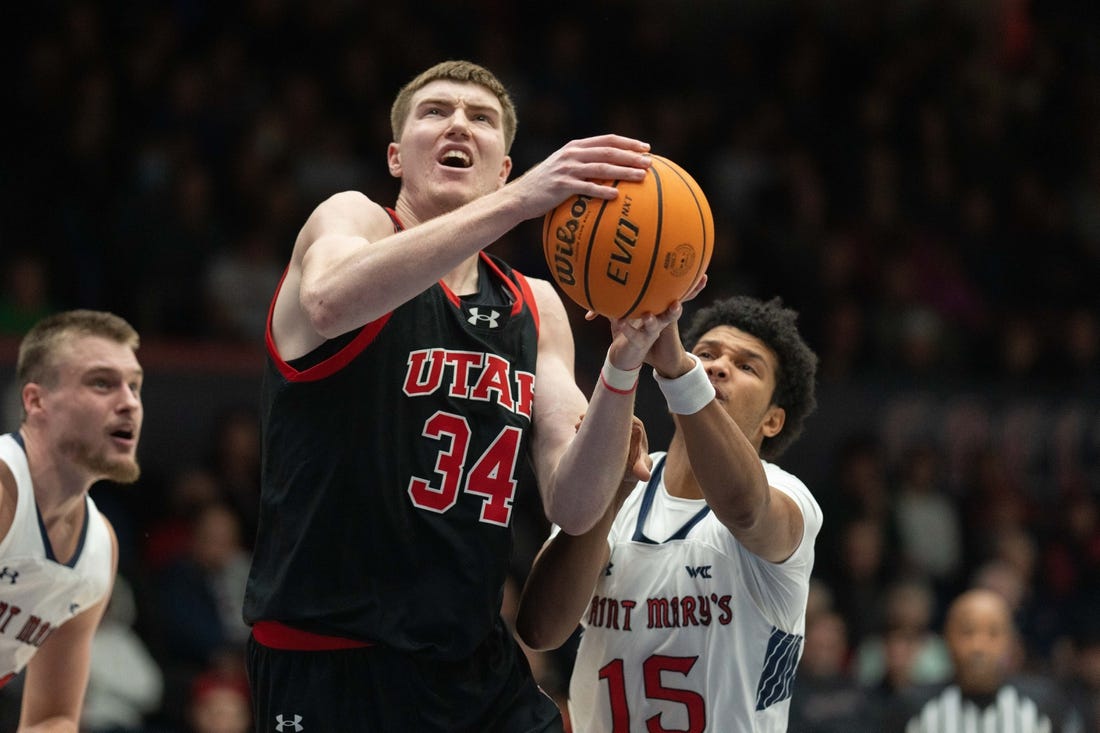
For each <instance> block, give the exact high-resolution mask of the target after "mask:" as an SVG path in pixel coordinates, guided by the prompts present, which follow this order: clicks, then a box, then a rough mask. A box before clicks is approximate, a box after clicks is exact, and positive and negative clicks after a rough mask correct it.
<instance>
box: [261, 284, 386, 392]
mask: <svg viewBox="0 0 1100 733" xmlns="http://www.w3.org/2000/svg"><path fill="white" fill-rule="evenodd" d="M289 269H290V267H289V265H288V266H287V269H286V270H283V276H282V277H280V278H279V285H278V287H276V288H275V295H274V296H272V298H271V305H270V306H268V309H267V326H266V327H265V328H264V343H265V344H266V346H267V353H268V355H270V356H271V360H272V361H273V362H275V367H276V368H277V369H278V370H279V373H280V374H282V375H283V378H284V379H286V380H287V381H288V382H314V381H317V380H319V379H324V378H325V377H330V376H332V375H333V374H335V373H336V372H338V371H340V370H341V369H343V368H344V367H346V366H347V365H348V364H349V363H351V360H352V359H354V358H355V357H357V356H359V354H361V353H362V352H363V349H365V348H367V346H369V345H370V343H371V342H372V341H374V337H375V336H377V335H378V332H379V331H381V330H382V327H383V326H385V325H386V322H387V321H389V320H390V316H391V315H393V314H392V312H391V313H386V314H385V315H383V316H381V317H379V318H377V319H375V320H373V321H371V322H370V323H368V324H367V325H365V326H363V327H362V328H361V329H360V330H359V333H358V334H357V335H356V336H355V338H354V339H352V340H351V342H350V343H349V344H348V345H347V346H345V347H344V348H342V349H340V350H339V351H337V352H336V353H335V354H333V355H332V356H330V357H328V358H327V359H325V360H324V361H322V362H320V363H318V364H314V365H313V366H311V367H310V368H309V369H304V370H302V371H298V370H297V369H295V368H294V367H292V366H291V365H290V364H288V363H287V362H286V361H285V360H284V359H283V357H282V356H280V355H279V350H278V349H277V348H276V347H275V337H274V336H273V335H272V333H271V319H272V316H273V315H274V313H275V301H276V300H277V299H278V297H279V291H281V290H282V289H283V281H284V280H285V279H286V274H287V272H288V271H289Z"/></svg>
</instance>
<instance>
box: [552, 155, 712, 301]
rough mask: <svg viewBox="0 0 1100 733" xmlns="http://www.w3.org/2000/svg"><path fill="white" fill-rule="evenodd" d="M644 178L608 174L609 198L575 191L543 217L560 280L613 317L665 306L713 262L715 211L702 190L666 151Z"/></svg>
mask: <svg viewBox="0 0 1100 733" xmlns="http://www.w3.org/2000/svg"><path fill="white" fill-rule="evenodd" d="M652 160H653V164H652V166H651V167H650V169H649V170H648V171H647V172H646V176H645V178H644V179H642V180H641V181H637V182H635V181H603V182H602V183H603V184H604V185H609V186H614V187H615V188H617V189H618V190H619V195H618V196H616V197H615V198H614V199H611V200H610V201H608V200H604V199H595V198H593V197H591V196H580V195H578V196H573V197H571V198H569V199H566V200H565V201H563V202H562V203H561V204H559V205H558V206H557V207H556V208H555V209H553V210H552V211H550V212H549V213H548V214H547V215H546V216H545V218H544V219H543V228H542V248H543V255H544V257H545V258H546V264H547V267H549V269H550V273H551V275H552V276H553V278H554V281H555V282H556V283H557V285H558V287H560V288H561V289H562V291H563V292H564V293H565V294H566V295H567V296H568V297H569V298H571V299H572V300H573V301H574V302H575V303H577V304H578V305H580V306H582V307H584V308H585V309H587V310H591V311H595V312H596V313H599V314H600V315H603V316H607V317H608V318H630V317H633V316H636V315H640V314H642V313H661V312H663V311H664V310H666V309H667V308H668V307H669V306H670V305H671V304H672V302H673V301H675V300H678V299H680V298H682V297H684V296H685V295H687V294H688V293H689V292H690V291H691V289H692V288H693V287H694V286H695V284H696V283H698V282H699V280H700V278H702V277H703V274H704V273H705V272H706V269H707V266H708V265H709V264H710V259H711V254H712V253H713V250H714V218H713V216H712V215H711V211H710V205H709V204H708V203H707V199H706V197H705V196H704V195H703V191H702V189H701V188H699V185H698V184H697V183H696V182H695V180H694V179H693V178H692V177H691V176H690V175H688V173H687V172H686V171H685V170H684V169H683V168H681V167H680V166H678V165H676V164H675V163H673V162H672V161H671V160H668V159H667V158H663V157H661V156H659V155H654V156H652Z"/></svg>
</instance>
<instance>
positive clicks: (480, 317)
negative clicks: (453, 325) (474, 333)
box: [466, 307, 500, 328]
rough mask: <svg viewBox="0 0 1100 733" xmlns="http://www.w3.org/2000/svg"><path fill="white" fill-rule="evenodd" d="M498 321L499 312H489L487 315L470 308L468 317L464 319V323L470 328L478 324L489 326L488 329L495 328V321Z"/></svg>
mask: <svg viewBox="0 0 1100 733" xmlns="http://www.w3.org/2000/svg"><path fill="white" fill-rule="evenodd" d="M498 320H500V311H495V310H490V311H489V312H488V313H482V312H481V309H480V308H476V307H475V308H471V309H470V317H469V318H467V319H466V322H467V323H469V324H470V325H471V326H477V325H478V324H482V325H484V324H486V323H487V324H489V328H496V327H497V326H498V325H500V324H498V323H497V321H498Z"/></svg>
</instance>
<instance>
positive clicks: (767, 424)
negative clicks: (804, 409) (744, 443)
mask: <svg viewBox="0 0 1100 733" xmlns="http://www.w3.org/2000/svg"><path fill="white" fill-rule="evenodd" d="M786 422H787V411H786V410H784V409H783V408H782V407H780V406H779V405H772V406H771V407H769V408H768V412H767V414H766V415H764V422H763V424H761V426H760V432H762V433H763V434H764V437H765V438H774V437H775V436H777V435H779V431H780V430H782V429H783V425H784V424H785V423H786Z"/></svg>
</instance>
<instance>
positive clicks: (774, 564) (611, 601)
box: [516, 297, 822, 733]
mask: <svg viewBox="0 0 1100 733" xmlns="http://www.w3.org/2000/svg"><path fill="white" fill-rule="evenodd" d="M796 318H797V314H796V313H795V312H794V311H792V310H790V309H787V308H784V307H783V306H782V303H781V302H780V301H779V299H778V298H776V299H773V300H771V301H769V302H762V301H759V300H756V299H753V298H747V297H734V298H730V299H728V300H722V301H718V302H716V303H714V304H713V305H711V306H709V307H707V308H704V309H703V310H701V311H700V312H699V313H697V314H696V316H695V318H694V319H693V321H692V323H691V327H690V328H689V329H687V331H686V332H685V338H684V343H686V344H689V345H690V346H691V347H692V351H691V353H688V352H686V351H685V350H684V348H683V345H682V344H681V340H680V335H679V332H678V329H677V325H676V323H673V324H672V325H670V326H669V327H667V328H666V329H665V331H664V332H663V333H662V334H661V336H660V337H659V338H658V340H657V342H656V343H655V345H654V346H653V348H652V350H651V351H650V353H649V355H648V356H647V357H646V363H648V364H650V365H652V366H653V369H654V377H655V378H656V379H657V382H658V384H659V385H660V387H661V390H662V392H663V393H664V395H665V397H666V400H667V402H668V408H669V410H670V411H671V412H672V415H673V419H674V421H675V424H676V429H675V432H674V435H673V438H672V442H671V445H670V446H669V449H668V452H667V453H664V452H655V453H651V454H650V456H651V458H652V460H653V466H652V476H651V478H650V479H649V480H648V481H642V482H635V481H633V480H628V481H625V482H624V485H623V487H622V490H621V491H620V493H619V496H618V497H617V498H616V502H615V504H614V505H613V506H612V507H611V509H609V510H608V512H607V514H605V516H604V517H603V520H602V521H601V522H600V523H599V524H598V525H597V526H596V528H594V529H593V530H592V531H590V532H588V533H586V534H583V535H579V536H571V535H569V534H566V533H564V532H560V531H556V530H555V532H554V534H553V535H552V536H551V538H550V540H549V541H548V542H547V544H546V545H545V546H544V548H543V549H542V551H541V552H540V554H539V556H538V558H537V559H536V561H535V564H534V566H533V568H532V570H531V574H530V576H529V578H528V581H527V584H526V587H525V589H524V592H523V595H522V599H521V602H520V608H519V611H518V617H517V622H516V626H517V631H518V633H519V635H520V637H521V638H522V639H523V641H524V642H525V643H527V644H528V645H529V646H531V647H533V648H535V649H553V648H557V647H559V646H560V645H561V644H563V643H564V642H565V641H566V640H567V639H568V638H569V637H570V636H571V635H572V633H573V632H574V630H575V629H576V626H577V623H578V621H579V622H580V623H581V626H582V628H583V633H582V636H581V640H580V645H579V648H578V652H577V658H576V662H575V666H574V670H573V674H572V678H571V680H570V686H569V712H570V716H571V720H572V724H573V729H574V730H575V731H577V732H578V733H627V732H628V731H629V732H631V733H633V732H635V731H658V730H660V731H665V730H667V731H673V730H675V731H690V732H691V733H700V732H701V731H716V732H721V733H728V732H730V731H738V732H739V733H745V732H753V733H765V732H766V733H779V732H780V731H785V730H786V729H787V715H788V709H789V707H790V693H791V682H792V679H793V677H794V673H795V669H796V667H797V666H798V661H799V659H800V657H801V653H802V639H803V635H804V633H805V612H806V599H807V595H808V592H809V581H810V571H811V569H812V567H813V559H814V541H815V539H816V537H817V534H818V531H819V529H820V528H821V520H822V518H821V510H820V507H819V506H818V504H817V502H816V501H815V500H814V498H813V496H812V495H811V494H810V492H809V490H808V489H807V488H806V486H805V485H804V484H803V483H802V482H801V481H800V480H799V479H798V478H796V477H795V476H793V475H791V474H790V473H787V472H786V471H784V470H783V469H781V468H780V467H779V466H777V465H774V464H772V463H770V462H768V461H769V460H771V459H774V457H775V456H778V455H779V454H780V453H782V452H783V450H784V449H785V448H786V447H787V446H788V445H789V444H790V442H791V441H793V440H794V439H795V437H796V436H797V435H798V434H799V432H800V431H801V429H802V424H803V421H804V420H805V418H806V416H807V415H808V414H810V412H812V410H813V409H814V407H815V404H816V401H815V397H814V374H815V371H816V365H817V357H816V356H815V355H814V353H813V352H812V351H811V350H810V349H809V347H808V346H807V345H806V344H805V342H804V341H803V340H802V338H801V336H800V335H799V333H798V330H797V328H796V325H795V320H796Z"/></svg>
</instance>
